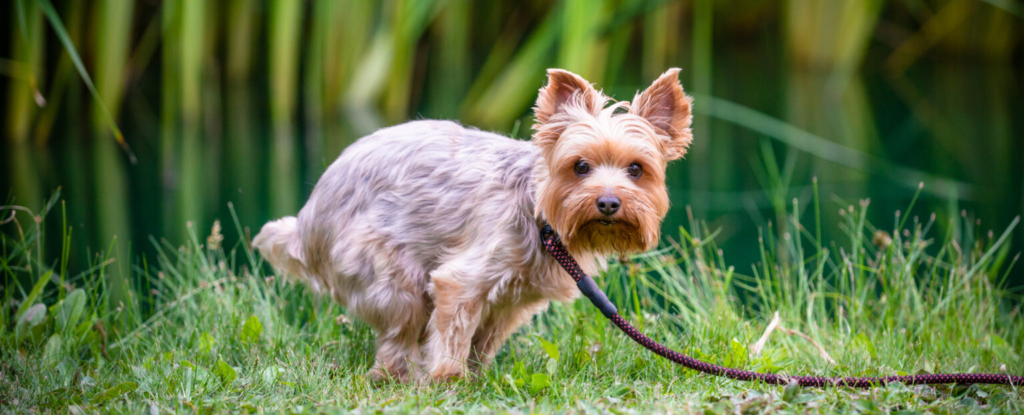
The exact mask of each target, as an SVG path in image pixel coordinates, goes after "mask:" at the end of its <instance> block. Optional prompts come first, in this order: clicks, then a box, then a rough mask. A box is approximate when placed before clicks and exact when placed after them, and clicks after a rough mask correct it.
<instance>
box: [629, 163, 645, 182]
mask: <svg viewBox="0 0 1024 415" xmlns="http://www.w3.org/2000/svg"><path fill="white" fill-rule="evenodd" d="M626 172H627V173H629V177H632V178H634V179H639V178H640V175H642V174H644V169H643V168H642V167H640V165H639V164H637V163H633V164H630V165H629V168H627V169H626Z"/></svg>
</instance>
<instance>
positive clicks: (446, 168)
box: [253, 68, 693, 381]
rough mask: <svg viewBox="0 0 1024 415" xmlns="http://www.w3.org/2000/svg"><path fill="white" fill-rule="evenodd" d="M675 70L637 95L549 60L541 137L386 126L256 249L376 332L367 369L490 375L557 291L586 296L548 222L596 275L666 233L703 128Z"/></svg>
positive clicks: (405, 376)
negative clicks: (551, 238) (615, 93)
mask: <svg viewBox="0 0 1024 415" xmlns="http://www.w3.org/2000/svg"><path fill="white" fill-rule="evenodd" d="M678 74H679V69H675V68H673V69H670V70H669V71H667V72H665V73H664V74H663V75H661V77H659V78H658V79H657V80H656V81H654V84H652V85H651V86H650V87H649V88H647V90H645V91H643V92H641V93H639V94H637V95H636V96H635V97H634V99H633V102H632V103H630V102H628V101H618V102H616V101H614V100H612V99H611V98H609V97H607V96H605V95H604V94H603V93H602V92H601V91H597V90H595V89H594V87H593V86H592V85H591V84H590V83H589V82H587V81H586V80H584V79H583V78H581V77H579V76H578V75H576V74H573V73H571V72H568V71H564V70H560V69H551V70H548V82H547V85H545V86H544V87H542V88H541V89H540V94H539V96H538V98H537V104H536V107H535V108H534V111H535V114H536V123H535V124H534V125H533V129H534V131H535V132H534V134H533V138H532V140H531V141H530V142H527V141H520V140H514V139H511V138H508V137H504V136H501V135H497V134H493V133H489V132H483V131H479V130H476V129H472V128H466V127H463V126H461V125H459V124H456V123H454V122H450V121H432V120H424V121H413V122H408V123H405V124H402V125H398V126H394V127H390V128H385V129H381V130H379V131H377V132H375V133H373V134H371V135H369V136H366V137H364V138H362V139H360V140H358V141H357V142H355V143H354V144H352V145H351V146H349V147H348V148H347V149H345V151H344V152H343V153H342V154H341V156H339V157H338V159H337V160H335V161H334V163H333V164H331V166H330V167H329V168H328V169H327V171H326V172H325V173H324V175H323V177H321V178H320V181H319V182H318V183H317V184H316V187H314V189H313V193H312V195H310V198H309V202H307V203H306V205H305V206H304V207H303V208H302V210H301V211H300V212H299V214H298V216H297V217H293V216H289V217H285V218H281V219H278V220H275V221H272V222H269V223H267V224H266V225H265V226H263V229H262V230H261V231H260V233H259V235H257V236H256V238H255V239H254V240H253V245H254V246H255V247H256V248H257V249H259V251H260V253H261V254H262V255H263V257H264V258H266V259H267V261H269V263H270V264H271V265H272V266H273V267H274V268H276V269H277V270H278V271H279V272H283V273H287V274H290V275H292V276H294V277H296V278H298V279H300V280H303V281H305V282H306V283H307V284H308V285H310V286H312V287H313V288H314V289H316V290H318V291H319V292H322V293H329V294H330V295H331V296H332V297H333V298H334V300H335V301H337V302H338V303H340V304H341V305H343V306H345V307H347V310H348V312H349V313H350V314H351V315H352V316H354V317H356V318H359V319H361V320H362V321H365V322H366V323H367V324H369V325H370V326H372V327H373V328H374V329H375V330H376V331H377V333H378V338H377V354H376V358H375V364H374V366H373V368H371V369H370V372H369V373H368V374H367V375H368V376H369V377H370V378H371V379H374V380H383V379H386V378H389V377H390V378H394V379H397V380H400V381H405V380H409V379H419V378H430V379H434V380H447V379H451V378H457V377H461V376H463V375H465V374H466V373H468V372H470V371H480V370H482V369H484V368H486V367H487V365H488V364H490V362H491V360H492V359H493V358H494V355H495V354H496V353H497V352H498V350H499V349H500V348H501V346H502V344H504V342H505V341H506V340H507V339H508V338H509V336H510V335H512V333H514V332H515V331H516V329H518V328H519V326H520V325H522V324H523V323H525V322H527V321H528V320H530V318H531V317H533V316H534V315H535V314H537V313H539V312H541V311H543V310H544V309H546V308H547V305H548V302H549V301H552V300H555V301H570V300H572V299H574V298H575V297H577V296H578V295H579V291H578V290H577V288H576V285H575V284H574V282H573V280H572V278H570V277H569V275H568V274H567V273H566V272H565V271H564V270H562V268H561V267H559V266H558V264H557V263H556V262H555V260H554V259H553V258H552V257H551V256H550V255H548V254H547V252H546V251H545V250H544V247H543V245H542V243H541V238H540V228H541V227H542V226H543V225H544V224H545V223H546V224H550V225H551V226H552V227H553V228H554V229H555V231H556V232H558V234H559V235H560V237H561V239H562V242H563V243H564V244H565V245H566V247H567V248H568V250H569V252H570V253H572V255H573V256H575V257H576V258H577V259H578V260H579V262H580V264H581V265H582V267H583V269H584V270H585V271H586V272H587V273H590V274H596V273H597V271H599V269H600V268H601V267H603V266H604V264H605V257H606V256H608V255H613V254H626V253H633V252H642V251H646V250H648V249H651V248H653V247H655V246H656V245H657V243H658V240H659V234H660V225H661V220H662V219H663V218H664V217H665V214H666V213H667V211H668V207H669V199H668V194H667V191H666V189H665V166H666V164H667V163H668V162H669V161H671V160H675V159H678V158H680V157H682V156H683V155H684V154H686V151H687V148H688V147H689V145H690V142H691V141H692V140H693V135H692V133H691V131H690V121H691V118H692V117H691V114H690V106H691V103H692V99H691V98H690V97H689V96H687V95H686V94H684V93H683V88H682V85H681V84H680V83H679V79H678ZM609 104H610V105H609Z"/></svg>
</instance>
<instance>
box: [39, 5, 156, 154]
mask: <svg viewBox="0 0 1024 415" xmlns="http://www.w3.org/2000/svg"><path fill="white" fill-rule="evenodd" d="M36 4H38V5H39V7H40V8H42V9H43V13H44V14H45V15H46V19H47V20H49V21H50V25H51V26H53V31H54V32H56V33H57V38H58V39H60V43H61V44H62V45H64V51H65V52H67V54H68V56H70V57H71V62H72V63H74V64H75V69H77V70H78V75H79V76H81V77H82V82H84V83H85V86H86V87H88V88H89V93H91V94H92V97H93V100H94V101H95V102H96V105H97V106H98V107H99V109H100V113H101V114H102V116H103V119H104V121H106V123H107V126H108V127H109V128H110V130H111V131H113V132H114V139H115V140H117V144H118V145H120V146H121V149H122V150H124V152H125V154H127V155H128V160H129V161H131V163H132V164H133V165H134V164H136V163H137V162H138V160H137V159H136V158H135V153H133V152H132V149H131V147H129V146H128V143H127V142H126V141H125V140H124V134H122V133H121V128H119V127H118V126H117V122H116V121H115V120H114V116H113V115H111V114H110V110H108V109H107V106H106V105H105V104H104V103H103V99H102V98H100V94H99V92H97V91H96V87H95V86H94V85H93V83H92V78H91V77H89V72H88V71H86V70H85V64H83V63H82V58H81V57H79V56H78V49H77V48H75V44H74V42H72V41H71V36H69V35H68V32H67V30H66V29H65V28H64V23H63V22H62V21H61V19H60V16H58V15H57V11H56V10H54V9H53V5H52V4H50V0H36Z"/></svg>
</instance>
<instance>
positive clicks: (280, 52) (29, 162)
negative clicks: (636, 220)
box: [0, 0, 1024, 285]
mask: <svg viewBox="0 0 1024 415" xmlns="http://www.w3.org/2000/svg"><path fill="white" fill-rule="evenodd" d="M0 7H2V8H3V9H4V10H3V13H0V21H2V23H3V24H2V26H0V27H2V29H0V32H2V33H0V36H2V38H0V74H2V75H4V79H3V82H2V85H3V86H2V88H3V90H2V91H0V93H2V99H0V105H2V107H0V108H2V109H0V113H2V115H0V116H2V117H3V122H2V128H3V134H4V136H5V137H4V142H3V145H2V148H3V156H2V158H0V160H2V161H0V163H2V164H3V167H2V168H0V191H2V192H3V195H2V196H3V197H4V198H5V201H6V202H7V203H6V204H18V205H23V206H27V207H29V208H32V209H34V210H39V209H41V208H42V207H43V206H44V204H45V203H46V201H47V200H49V199H50V198H51V197H52V196H53V195H54V194H55V192H57V191H58V189H60V190H59V191H60V198H61V200H63V201H65V202H66V205H62V204H60V203H57V204H56V205H55V207H54V210H53V212H52V213H51V215H55V216H56V217H60V215H64V217H65V218H66V223H67V225H68V226H69V227H70V236H67V228H64V229H62V225H61V221H60V220H49V221H47V222H46V223H47V226H48V227H49V228H50V229H47V231H48V234H49V235H57V236H60V235H65V236H64V237H65V238H67V237H70V238H71V241H72V245H71V246H72V249H71V251H70V252H69V253H68V255H69V256H70V259H71V261H72V262H71V263H72V267H75V266H76V264H77V266H78V269H81V268H84V267H87V266H89V265H90V264H96V263H99V262H101V260H102V259H103V258H105V257H106V256H107V255H110V256H116V257H117V258H132V261H134V263H138V264H140V265H139V266H144V264H145V263H144V262H143V259H145V258H149V260H150V262H151V261H152V258H153V255H155V249H153V244H154V243H162V242H160V241H165V242H166V243H169V244H174V245H176V244H178V243H180V242H182V241H183V240H184V238H185V237H187V235H188V232H189V228H188V227H187V226H186V224H189V223H190V224H192V230H193V231H194V232H195V233H196V234H197V235H199V237H200V238H205V235H207V234H209V232H210V231H209V230H210V228H211V226H212V224H213V221H214V220H215V219H220V220H221V222H222V224H223V225H224V226H223V228H224V233H225V234H226V235H225V236H226V239H225V243H226V244H227V245H228V246H229V247H230V246H236V245H235V243H236V241H239V240H240V239H239V238H238V232H236V230H235V229H236V227H235V226H234V225H233V219H232V216H231V211H230V210H229V203H230V204H231V206H233V208H234V211H235V212H237V217H238V221H239V223H240V225H241V227H242V229H244V230H243V233H248V234H249V235H245V236H246V237H250V236H251V235H252V234H255V232H257V231H258V230H259V227H260V226H261V225H262V224H263V223H264V222H265V221H267V220H268V219H271V218H275V217H279V216H284V215H294V214H295V213H296V212H297V211H298V209H299V208H300V207H301V206H302V204H303V202H304V201H305V199H306V197H307V196H308V195H309V193H310V191H311V190H312V188H313V185H314V184H315V183H316V181H317V179H318V178H319V176H320V174H321V173H322V172H323V171H324V169H325V168H326V166H327V165H328V164H330V163H331V162H332V161H333V160H334V159H335V158H336V157H337V156H338V154H340V152H341V151H343V150H344V148H345V146H346V145H348V144H349V143H351V142H353V141H354V140H356V139H358V138H359V137H361V136H363V135H365V134H368V133H370V132H372V131H374V130H375V129H378V128H380V127H383V126H388V125H393V124H397V123H401V122H403V121H406V120H409V119H416V118H444V119H455V120H461V122H463V123H464V124H466V125H472V126H477V127H479V128H482V129H487V130H492V131H496V132H501V133H504V134H509V135H513V136H515V137H518V138H521V139H528V137H529V135H530V125H531V116H532V113H531V110H530V107H531V106H532V104H533V101H534V99H535V98H536V93H537V90H538V88H540V86H541V85H542V84H543V83H544V81H545V69H546V68H550V67H560V68H566V69H568V70H571V71H573V72H576V73H579V74H581V75H583V76H584V77H585V78H587V79H588V80H590V81H591V82H594V83H596V84H597V85H598V87H599V88H603V89H604V91H605V93H607V94H609V95H611V96H613V97H615V98H618V99H626V100H629V99H632V96H633V94H634V93H635V92H636V91H637V90H641V89H643V88H645V87H646V86H648V85H649V84H650V83H651V81H653V80H654V79H655V78H656V77H657V76H658V75H659V74H660V73H662V72H664V71H665V70H666V69H667V68H669V67H673V66H676V67H680V68H682V74H681V80H682V82H683V86H684V88H685V89H686V91H687V92H688V93H690V94H692V95H694V96H695V97H696V103H695V108H694V109H695V114H696V116H695V124H694V135H695V141H694V144H693V146H692V149H691V152H690V153H689V155H688V156H687V158H686V159H685V160H681V161H678V162H675V163H674V164H672V165H671V166H670V167H669V174H668V185H669V187H670V189H669V190H670V194H671V198H672V210H671V211H670V212H669V217H668V218H667V219H666V221H665V224H664V236H665V237H666V238H672V239H675V240H679V231H678V229H679V226H682V225H689V224H690V222H691V220H694V221H706V222H707V223H708V226H709V228H710V229H712V230H718V231H719V232H718V234H717V236H716V241H717V243H718V245H719V246H720V247H721V248H722V249H723V251H724V253H725V257H726V259H727V262H728V263H729V264H730V265H735V266H736V268H737V271H738V272H743V273H749V272H750V264H752V263H754V262H756V261H758V260H759V244H758V236H759V229H763V232H766V233H772V232H777V231H775V230H774V229H777V226H775V227H774V228H769V227H768V226H769V225H768V224H769V223H770V222H774V223H776V224H777V223H779V221H780V220H785V215H786V214H787V212H790V213H791V212H792V209H793V203H794V202H793V200H794V198H798V199H799V200H798V202H796V204H797V208H798V209H799V210H800V211H801V217H802V218H803V219H804V223H805V225H808V226H811V225H812V224H813V217H814V216H813V215H814V214H815V212H814V211H815V209H814V205H813V197H812V196H813V182H814V179H815V178H816V179H817V185H818V191H819V194H820V200H821V203H820V216H821V222H822V224H823V239H824V240H825V241H829V240H845V238H848V237H849V236H848V235H846V234H845V233H844V231H843V230H842V229H841V228H840V227H838V223H839V215H840V214H841V212H840V210H841V209H844V208H846V207H847V206H850V205H858V204H859V203H860V201H861V200H862V199H870V203H871V209H870V210H869V215H868V219H869V220H871V221H872V222H873V223H874V224H875V225H876V226H877V227H878V228H880V229H883V230H885V229H888V230H891V229H893V228H894V227H895V216H894V213H895V212H896V211H897V210H903V211H904V215H905V214H906V213H905V210H906V209H907V207H908V205H910V203H911V200H912V199H913V198H914V196H915V194H916V193H917V191H918V186H919V183H922V182H923V183H924V184H925V186H924V188H923V191H922V192H921V194H920V198H919V199H918V200H917V202H916V204H915V205H914V208H913V210H912V211H911V213H910V214H911V215H913V216H916V217H919V218H920V221H922V222H927V221H928V220H929V216H930V215H931V214H932V213H935V215H936V216H935V218H936V221H937V222H938V223H939V224H940V225H939V226H938V227H937V229H938V231H933V237H934V238H938V239H940V240H941V238H945V237H947V233H946V232H947V230H948V231H949V232H950V234H949V235H950V236H951V237H957V238H960V237H963V236H964V234H968V236H971V235H974V236H976V237H977V238H976V239H975V238H968V239H969V240H972V241H973V240H980V241H985V240H987V238H989V236H988V235H989V233H990V231H992V232H994V236H995V237H998V236H999V235H1000V233H1001V232H1002V231H1003V230H1005V228H1006V226H1007V225H1008V224H1009V223H1010V222H1011V221H1012V220H1013V218H1014V217H1016V216H1018V215H1020V214H1021V212H1022V210H1024V167H1022V166H1021V162H1022V161H1024V104H1022V99H1021V97H1022V96H1024V94H1022V93H1024V86H1022V81H1024V80H1022V76H1024V70H1022V69H1024V64H1022V62H1024V56H1022V55H1024V24H1022V21H1024V20H1022V19H1024V3H1022V2H1021V1H1019V0H986V1H979V0H788V1H772V0H722V1H711V0H691V1H637V0H586V1H584V0H563V1H535V0H525V1H466V0H446V1H445V0H434V1H431V0H421V1H403V0H391V1H376V2H375V1H340V0H311V1H298V0H268V1H245V0H230V1H227V0H226V1H203V0H165V1H158V0H107V1H82V0H12V1H8V2H4V4H3V5H2V6H0ZM69 46H71V47H70V48H69ZM71 51H73V53H69V52H71ZM83 73H88V75H89V77H90V79H91V81H90V82H86V81H85V79H84V78H83V75H82V74H83ZM90 83H91V84H92V85H93V86H94V88H93V87H90ZM101 103H102V105H101ZM107 114H109V116H108V115H107ZM115 126H116V127H115ZM118 130H119V131H120V132H118ZM121 136H123V143H119V138H120V137H121ZM691 218H692V219H691ZM912 220H913V219H912ZM20 222H21V223H22V224H25V223H30V221H29V222H26V221H25V220H20ZM947 224H952V226H946V225H947ZM5 230H7V231H12V228H11V227H10V226H6V227H5ZM12 232H13V231H12ZM1022 235H1024V232H1016V234H1015V236H1014V243H1013V247H1012V250H1013V252H1014V253H1016V252H1019V251H1020V250H1021V247H1022V246H1024V236H1022ZM115 236H116V241H115V239H114V237H115ZM777 236H779V237H785V235H777ZM779 240H780V241H782V240H784V238H780V239H779ZM43 249H45V250H47V251H48V253H56V252H58V251H59V250H60V249H61V240H60V238H58V237H50V238H49V239H48V240H47V241H45V246H44V248H43ZM1011 257H1012V255H1011ZM128 267H129V262H128V261H123V260H118V261H117V263H116V267H115V268H116V269H117V270H118V271H117V272H121V273H125V272H128V270H129V268H128ZM1020 269H1021V267H1020V266H1019V265H1018V266H1017V267H1016V269H1015V270H1014V271H1013V272H1014V275H1013V276H1012V280H1013V281H1014V282H1013V284H1014V285H1020V284H1022V283H1024V278H1022V276H1021V275H1022V273H1021V271H1020Z"/></svg>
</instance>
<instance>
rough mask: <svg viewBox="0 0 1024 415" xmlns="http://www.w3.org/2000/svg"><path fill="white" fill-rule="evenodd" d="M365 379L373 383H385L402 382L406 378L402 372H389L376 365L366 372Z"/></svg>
mask: <svg viewBox="0 0 1024 415" xmlns="http://www.w3.org/2000/svg"><path fill="white" fill-rule="evenodd" d="M365 376H366V379H367V380H369V381H370V382H373V383H387V382H398V383H404V382H405V381H406V380H407V379H406V378H407V377H406V376H405V374H402V373H390V372H388V371H385V370H383V369H381V368H379V367H377V366H374V367H372V368H371V369H370V370H368V371H367V372H366V375H365Z"/></svg>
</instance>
